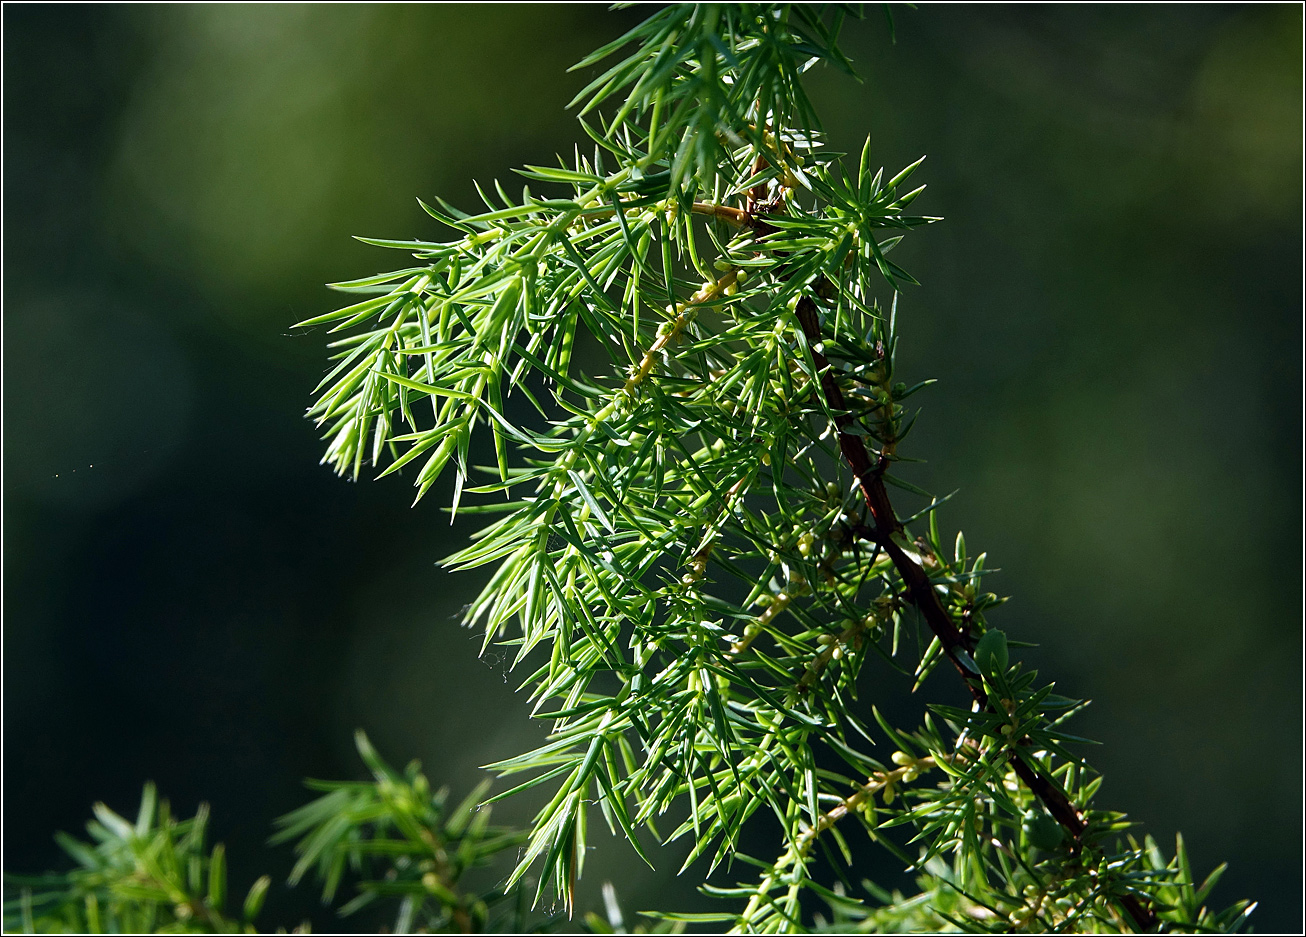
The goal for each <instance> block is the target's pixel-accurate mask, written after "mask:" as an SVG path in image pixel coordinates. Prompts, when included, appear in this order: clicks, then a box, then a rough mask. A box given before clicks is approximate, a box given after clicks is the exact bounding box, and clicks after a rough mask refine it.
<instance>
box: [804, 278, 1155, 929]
mask: <svg viewBox="0 0 1306 937" xmlns="http://www.w3.org/2000/svg"><path fill="white" fill-rule="evenodd" d="M795 311H796V313H797V315H798V321H799V324H800V325H801V326H802V329H803V335H804V337H805V338H806V339H807V345H808V348H809V349H810V350H811V354H812V363H813V364H814V365H815V366H816V373H817V376H818V377H819V379H820V381H821V391H822V393H823V394H824V396H825V402H826V405H827V406H828V407H829V408H830V409H831V410H832V411H834V413H835V424H836V426H837V428H838V430H839V450H840V452H841V453H842V454H843V457H844V461H846V462H847V463H848V466H849V468H851V469H852V471H853V475H854V476H855V477H856V478H857V484H858V487H860V488H861V491H862V496H863V497H864V498H865V499H866V506H867V507H868V508H869V509H870V512H871V517H872V520H873V522H874V524H873V527H872V528H871V534H872V537H873V539H874V540H875V542H876V544H877V545H879V547H880V548H881V549H882V550H884V551H885V553H887V554H888V556H889V558H890V559H891V560H892V561H893V565H894V568H895V569H897V571H898V575H900V576H901V577H902V579H903V582H904V583H905V584H906V586H907V598H908V599H909V600H910V601H911V603H912V604H913V605H915V606H916V608H917V609H918V610H919V611H920V613H921V615H922V617H924V619H925V622H926V624H927V625H929V627H930V630H931V631H933V632H934V634H935V636H937V637H938V639H939V642H940V643H941V644H942V646H943V653H944V654H945V655H946V656H947V658H948V660H950V661H951V662H952V665H953V667H954V668H956V670H957V673H958V674H960V675H961V678H962V681H963V682H964V683H965V684H966V688H967V689H968V690H969V691H970V695H971V697H972V698H973V699H974V700H975V702H976V703H978V704H979V706H980V708H987V707H988V696H987V694H986V693H985V692H984V687H983V685H982V683H981V681H980V679H979V678H978V677H977V676H976V675H975V673H974V672H973V670H972V669H971V668H970V667H967V666H966V664H964V663H963V662H962V658H961V657H960V654H961V653H966V654H967V656H968V657H969V652H970V650H971V647H970V646H969V642H968V640H967V638H968V636H967V635H965V634H963V632H962V631H961V630H960V629H958V628H957V625H956V623H955V622H953V620H952V616H951V615H949V614H948V612H947V609H945V608H944V607H943V603H942V602H940V601H939V595H938V593H937V592H936V591H935V589H934V587H933V585H932V584H931V583H930V577H929V574H928V573H926V572H925V570H924V569H923V568H922V567H921V565H920V564H919V563H917V562H916V561H915V560H913V559H912V558H911V557H909V556H908V555H907V553H906V552H905V551H904V550H903V549H902V547H900V546H899V545H898V544H897V543H896V542H895V539H901V538H902V536H903V526H902V523H901V522H900V521H899V520H898V517H897V515H896V514H895V513H894V510H893V505H892V504H891V503H890V502H889V494H888V492H887V491H886V490H885V487H884V471H885V469H886V468H887V467H888V466H887V459H885V458H884V457H883V456H881V457H879V458H878V459H876V461H875V462H872V461H871V456H870V453H868V452H867V450H866V444H865V443H864V442H863V441H862V437H860V436H858V435H856V434H853V433H847V432H844V430H845V429H846V428H847V427H848V425H849V424H850V423H851V422H852V419H853V417H852V415H851V414H850V413H849V412H848V406H847V402H846V401H845V399H844V395H843V390H842V389H841V388H840V387H839V382H838V380H837V379H836V378H835V375H834V372H833V371H832V369H831V368H830V362H829V361H828V360H827V359H826V357H825V355H824V353H823V352H822V351H821V342H822V335H821V319H820V312H819V310H818V309H817V307H816V303H815V301H814V300H812V299H811V297H808V296H804V297H803V298H802V299H800V300H799V301H798V306H797V308H796V310H795ZM895 535H897V537H895ZM1010 759H1011V766H1012V769H1013V770H1014V771H1015V773H1016V776H1017V777H1018V778H1020V780H1021V781H1022V782H1023V783H1024V784H1025V786H1026V787H1027V788H1029V790H1030V792H1031V793H1032V794H1033V795H1034V796H1035V797H1037V798H1038V799H1039V800H1040V801H1041V802H1042V803H1043V806H1044V807H1046V808H1047V811H1048V813H1050V814H1051V815H1052V817H1053V818H1054V819H1055V820H1056V821H1057V822H1058V823H1060V824H1061V825H1062V827H1064V828H1065V830H1066V831H1067V832H1068V833H1070V835H1071V837H1072V838H1073V841H1074V844H1075V847H1076V848H1078V847H1079V843H1080V837H1081V836H1082V835H1083V833H1084V830H1085V824H1084V819H1083V817H1082V816H1080V814H1079V811H1078V810H1076V809H1075V805H1074V804H1073V803H1071V802H1070V799H1069V798H1068V797H1067V796H1066V795H1065V793H1064V792H1063V791H1062V790H1061V788H1060V787H1058V786H1057V785H1056V784H1054V783H1053V782H1052V781H1050V780H1048V779H1047V778H1046V777H1044V776H1043V775H1042V774H1040V773H1039V772H1038V771H1036V770H1035V769H1034V768H1032V767H1031V766H1030V765H1029V763H1028V762H1027V761H1025V759H1024V757H1022V756H1021V755H1020V754H1019V752H1017V751H1015V750H1013V751H1012V752H1011V756H1010ZM1119 901H1120V905H1121V907H1123V908H1124V909H1125V911H1126V912H1128V914H1129V916H1130V917H1132V918H1133V919H1134V923H1135V924H1136V925H1137V926H1138V927H1139V928H1140V929H1142V930H1151V929H1153V928H1154V927H1155V926H1156V916H1155V915H1154V914H1153V913H1152V911H1151V910H1150V909H1149V908H1147V907H1145V906H1144V905H1143V904H1142V903H1141V902H1140V901H1138V899H1137V898H1135V897H1134V896H1132V895H1126V896H1123V897H1121V898H1120V899H1119Z"/></svg>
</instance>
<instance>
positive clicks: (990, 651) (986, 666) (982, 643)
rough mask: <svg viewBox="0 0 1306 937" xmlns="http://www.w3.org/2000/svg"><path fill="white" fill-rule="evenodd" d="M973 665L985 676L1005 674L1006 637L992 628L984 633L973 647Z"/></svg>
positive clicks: (1006, 656) (1006, 657)
mask: <svg viewBox="0 0 1306 937" xmlns="http://www.w3.org/2000/svg"><path fill="white" fill-rule="evenodd" d="M973 656H974V658H975V664H976V666H978V667H979V669H980V672H981V673H983V674H984V675H985V676H989V675H992V674H1004V673H1006V672H1007V662H1008V655H1007V636H1006V635H1005V634H1003V633H1002V632H1001V631H999V630H998V629H996V628H994V629H991V630H989V631H986V632H984V636H983V637H982V638H980V639H979V643H978V644H976V645H975V653H974V655H973Z"/></svg>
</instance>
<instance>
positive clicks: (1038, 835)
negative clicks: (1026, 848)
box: [1020, 813, 1065, 852]
mask: <svg viewBox="0 0 1306 937" xmlns="http://www.w3.org/2000/svg"><path fill="white" fill-rule="evenodd" d="M1020 828H1021V830H1022V831H1023V832H1024V834H1025V838H1026V839H1028V840H1029V842H1030V844H1031V845H1033V846H1037V847H1038V848H1039V849H1042V850H1044V851H1045V852H1051V851H1052V850H1054V849H1056V848H1057V847H1058V846H1060V845H1061V841H1062V840H1063V839H1064V838H1065V831H1064V830H1062V829H1061V824H1060V823H1058V822H1057V821H1056V820H1054V819H1052V818H1051V817H1049V816H1048V815H1047V814H1045V813H1039V814H1027V815H1026V817H1025V822H1024V823H1022V824H1021V825H1020Z"/></svg>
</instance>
